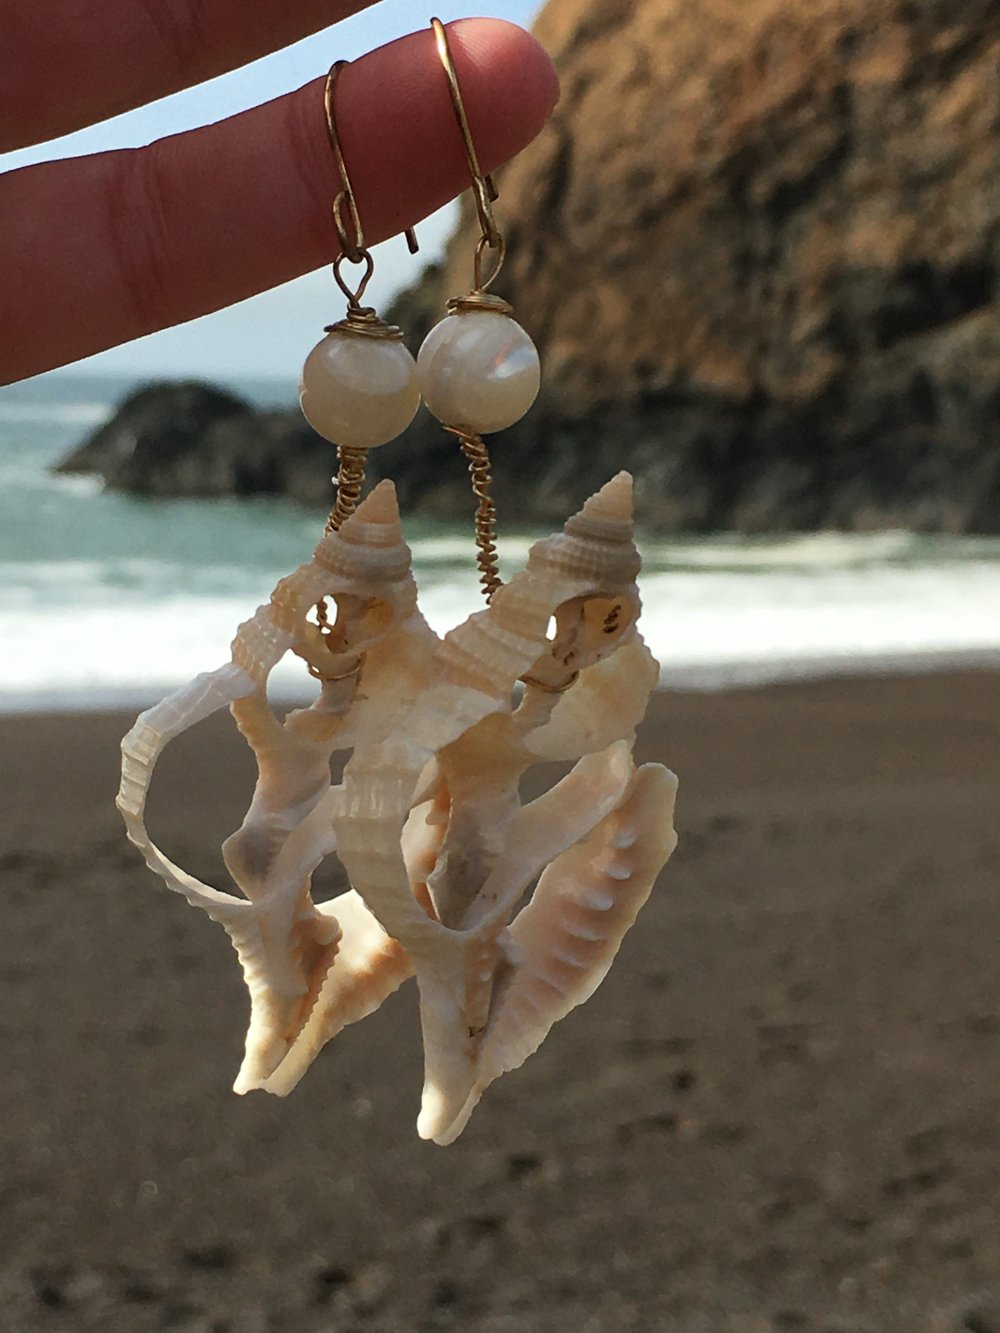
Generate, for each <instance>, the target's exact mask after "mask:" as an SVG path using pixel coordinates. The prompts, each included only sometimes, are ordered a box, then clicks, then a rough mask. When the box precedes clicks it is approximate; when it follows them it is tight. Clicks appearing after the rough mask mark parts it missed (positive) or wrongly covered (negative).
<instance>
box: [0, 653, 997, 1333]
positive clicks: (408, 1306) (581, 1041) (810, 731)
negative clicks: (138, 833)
mask: <svg viewBox="0 0 1000 1333" xmlns="http://www.w3.org/2000/svg"><path fill="white" fill-rule="evenodd" d="M130 720H131V719H125V718H123V717H114V716H103V715H95V716H74V717H60V718H36V717H7V718H3V719H0V784H2V792H3V808H4V818H3V821H2V828H0V913H2V915H0V1029H2V1030H0V1060H2V1068H3V1077H2V1082H0V1098H2V1101H0V1107H2V1110H0V1162H2V1166H0V1327H2V1328H3V1329H5V1330H6V1329H11V1330H17V1331H18V1333H21V1331H22V1330H25V1331H33V1330H36V1329H38V1330H43V1329H44V1330H50V1329H51V1330H64V1329H65V1330H77V1329H90V1328H95V1329H96V1328H101V1329H113V1330H115V1331H116V1333H119V1331H121V1333H130V1331H131V1330H145V1329H166V1328H171V1329H180V1330H190V1331H193V1330H198V1331H199V1333H201V1331H204V1333H209V1331H210V1330H212V1331H214V1333H224V1331H231V1333H270V1331H271V1330H275V1331H276V1333H286V1331H288V1330H293V1331H294V1333H300V1331H303V1333H311V1331H312V1330H336V1331H337V1333H340V1331H341V1330H354V1329H363V1330H386V1333H396V1331H397V1330H401V1331H405V1333H409V1331H410V1330H438V1329H448V1330H452V1329H454V1330H482V1331H483V1333H515V1331H516V1333H521V1330H527V1331H528V1333H619V1331H623V1330H624V1331H628V1330H642V1331H643V1333H645V1330H657V1331H660V1330H664V1331H666V1333H675V1331H676V1333H728V1331H729V1330H733V1331H734V1333H768V1331H769V1330H775V1331H777V1333H789V1331H791V1333H798V1331H799V1330H807V1331H809V1333H1000V968H998V966H997V954H998V949H1000V676H998V675H997V674H992V673H989V672H981V673H971V672H970V673H968V674H964V675H952V676H947V675H939V676H932V677H916V676H911V677H900V678H895V679H884V680H853V681H827V682H810V683H805V684H799V685H785V686H780V687H772V688H768V689H762V690H756V691H739V692H737V691H734V692H731V693H727V694H720V695H691V694H679V693H666V694H664V695H662V696H660V697H658V698H657V699H656V701H655V704H654V707H653V709H652V712H651V716H650V719H649V724H648V726H647V728H646V730H645V733H644V736H643V740H642V744H641V747H640V748H641V752H642V756H643V757H645V758H656V759H660V760H662V761H664V762H666V763H668V764H669V765H670V766H671V767H673V768H674V769H675V770H676V772H677V773H678V774H679V776H680V779H681V792H680V799H679V807H678V825H679V830H680V835H681V843H680V847H679V849H678V851H677V853H676V854H675V856H674V859H673V861H672V862H671V863H670V865H669V866H668V867H667V870H666V872H665V874H664V875H663V877H662V878H661V881H660V883H659V885H658V886H657V888H656V890H655V891H654V895H653V897H652V899H651V901H650V903H649V905H648V906H647V907H646V908H645V909H644V911H643V913H642V914H641V916H640V918H639V921H638V923H637V925H636V927H635V928H634V930H633V931H632V933H631V934H630V935H629V937H628V938H627V940H626V942H625V945H624V947H623V949H622V952H621V954H620V956H619V958H618V961H617V963H616V964H615V966H614V968H613V969H612V972H611V974H610V976H609V978H608V980H607V981H606V982H605V984H604V985H603V987H602V988H601V989H600V990H599V991H598V993H597V994H596V995H595V997H594V998H593V999H592V1000H591V1001H590V1002H589V1004H588V1005H586V1006H585V1007H584V1008H583V1009H580V1010H577V1011H576V1012H575V1013H574V1014H573V1015H571V1017H570V1018H569V1019H567V1020H566V1021H565V1022H564V1023H563V1024H561V1025H560V1026H559V1027H558V1028H556V1029H555V1030H554V1032H553V1033H552V1034H551V1036H550V1037H549V1039H548V1041H547V1042H546V1044H545V1045H544V1046H543V1048H542V1050H541V1051H540V1052H539V1053H538V1054H537V1055H536V1056H535V1057H534V1058H533V1059H532V1060H531V1061H529V1063H528V1064H527V1065H526V1066H525V1067H524V1068H523V1069H522V1070H521V1071H519V1072H517V1073H515V1074H511V1075H508V1076H507V1077H505V1078H504V1079H503V1080H501V1082H500V1083H498V1084H497V1085H495V1086H494V1087H493V1088H492V1089H491V1090H490V1091H489V1093H488V1094H487V1096H486V1098H485V1099H484V1101H483V1103H482V1104H481V1106H480V1107H479V1109H478V1110H477V1112H476V1114H475V1116H474V1117H473V1119H472V1122H471V1124H470V1126H469V1128H468V1129H467V1130H466V1132H465V1134H464V1135H463V1137H462V1138H461V1139H460V1140H459V1141H458V1143H457V1144H456V1145H454V1146H453V1147H451V1148H447V1149H442V1148H437V1147H435V1146H433V1145H428V1144H424V1143H421V1142H420V1141H419V1140H418V1139H417V1137H416V1134H415V1130H414V1120H415V1117H416V1111H417V1102H418V1097H419V1087H420V1055H419V1040H418V1030H417V1020H416V1004H415V999H416V997H415V994H414V992H413V989H412V984H411V985H410V986H407V987H405V988H404V989H403V990H402V991H401V992H400V993H399V994H398V995H396V996H395V997H393V999H392V1000H390V1001H389V1002H388V1003H387V1004H386V1005H385V1006H384V1007H383V1009H382V1010H381V1011H380V1012H379V1013H378V1014H376V1015H375V1016H374V1017H372V1018H369V1019H367V1020H366V1021H365V1022H364V1023H361V1024H359V1025H357V1026H355V1027H353V1028H350V1029H348V1030H347V1031H346V1032H345V1033H343V1034H342V1035H341V1036H340V1037H339V1038H338V1039H337V1041H336V1042H335V1043H334V1044H333V1045H332V1046H330V1047H328V1048H327V1050H326V1051H325V1052H324V1054H323V1056H322V1057H321V1058H320V1060H319V1061H318V1063H317V1064H316V1065H315V1066H314V1068H313V1069H312V1070H311V1072H310V1073H309V1075H308V1076H307V1078H306V1079H305V1081H304V1082H303V1083H302V1084H301V1085H300V1087H299V1088H298V1089H297V1091H296V1092H295V1093H294V1094H293V1095H292V1097H291V1098H290V1099H288V1100H287V1101H284V1102H282V1101H278V1100H275V1099H272V1098H269V1097H267V1096H265V1095H263V1094H254V1095H251V1096H249V1097H246V1098H242V1099H241V1098H237V1097H235V1096H233V1095H232V1093H231V1092H230V1091H229V1086H230V1083H231V1081H232V1078H233V1076H234V1075H235V1072H236V1069H237V1066H238V1064H239V1058H240V1048H241V1027H242V1023H243V1020H244V1001H243V994H242V989H241V984H240V981H239V978H238V972H237V967H236V962H235V957H234V955H233V954H232V952H231V949H230V946H229V943H228V941H227V939H226V937H225V935H224V934H223V932H222V930H221V929H220V928H219V927H218V926H216V925H214V924H212V923H211V922H210V921H208V920H207V919H205V918H203V917H202V916H201V915H200V914H198V913H196V912H194V911H192V910H191V909H189V908H188V907H186V906H185V905H184V903H182V902H181V901H180V900H179V899H177V898H175V897H173V896H172V895H170V894H168V893H167V892H165V891H164V890H163V889H162V888H160V887H159V885H158V881H156V880H154V878H153V877H152V876H151V875H150V874H149V872H148V871H146V870H145V868H144V867H143V866H142V864H141V862H140V861H139V859H138V856H137V854H136V853H135V852H134V850H133V849H132V848H130V847H129V846H128V844H127V843H126V842H125V840H124V837H123V834H122V831H121V826H120V823H119V820H118V817H117V815H116V813H115V811H114V809H113V808H112V804H111V803H112V798H113V793H114V790H115V787H116V785H117V741H118V738H119V736H120V735H121V733H122V731H123V730H124V729H125V727H126V726H127V725H128V722H130ZM201 738H203V741H204V743H203V744H202V743H192V742H191V740H190V739H189V738H185V740H184V741H183V742H181V743H178V745H177V747H176V753H173V754H168V759H167V760H165V761H164V763H163V765H162V772H161V773H160V774H159V775H158V778H159V780H158V782H157V786H156V791H155V799H154V803H153V815H152V817H151V821H150V822H151V826H152V828H153V830H154V832H155V833H156V834H157V835H158V837H159V838H160V839H161V840H162V842H163V843H164V845H165V846H166V848H167V849H168V850H169V851H171V852H172V853H173V854H174V855H175V856H176V857H177V858H178V859H179V860H180V861H181V863H182V864H184V865H186V866H187V867H188V868H190V869H191V870H193V871H194V872H195V873H197V874H199V875H200V876H202V877H203V878H207V879H209V880H210V881H213V882H216V883H218V884H219V885H220V886H224V885H225V883H226V881H225V879H224V877H223V875H222V871H221V866H220V861H219V857H218V853H217V850H216V849H217V847H218V844H219V842H220V840H221V838H222V837H223V836H224V835H225V834H227V833H228V832H230V831H231V830H232V829H233V828H234V827H236V825H237V824H238V823H239V822H240V819H241V817H242V811H243V808H244V807H245V804H246V798H247V795H248V793H249V788H250V778H251V769H250V766H249V763H248V756H247V754H246V753H245V751H244V748H243V745H242V742H241V741H240V739H239V738H238V737H237V736H235V735H233V734H231V733H230V732H229V731H228V730H227V727H226V726H225V725H215V724H214V723H213V724H209V725H208V726H207V727H206V728H204V730H203V732H202V733H201ZM168 761H169V762H168ZM336 887H338V886H337V885H336V883H335V881H334V879H333V878H332V877H330V878H327V879H326V881H325V884H324V896H325V892H326V891H327V890H328V891H330V892H333V891H334V890H335V889H336Z"/></svg>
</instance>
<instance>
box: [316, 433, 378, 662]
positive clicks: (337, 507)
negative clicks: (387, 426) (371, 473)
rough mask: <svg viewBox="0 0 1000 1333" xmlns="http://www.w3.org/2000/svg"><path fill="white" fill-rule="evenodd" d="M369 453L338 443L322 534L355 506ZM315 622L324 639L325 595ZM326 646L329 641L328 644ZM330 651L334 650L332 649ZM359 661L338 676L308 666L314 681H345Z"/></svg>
mask: <svg viewBox="0 0 1000 1333" xmlns="http://www.w3.org/2000/svg"><path fill="white" fill-rule="evenodd" d="M367 454H368V450H367V449H352V448H351V447H350V446H349V445H346V444H341V445H338V446H337V499H336V503H335V504H334V506H333V508H332V509H331V510H330V516H329V518H328V519H327V520H326V527H325V528H324V529H323V531H324V534H329V533H331V532H336V531H338V529H339V528H340V526H341V524H342V523H344V522H345V521H346V520H347V519H349V518H350V517H351V515H352V514H353V513H354V511H355V509H357V507H358V505H359V504H360V502H361V492H362V491H363V490H364V488H365V460H366V457H367ZM316 623H317V625H319V628H320V632H321V633H322V634H323V636H324V638H325V637H327V636H328V635H329V633H330V613H329V611H328V610H327V606H326V598H325V597H323V598H321V599H320V600H319V601H318V602H317V603H316ZM327 647H328V648H329V647H330V645H329V643H328V644H327ZM330 651H331V652H332V651H333V649H332V648H331V649H330ZM361 661H362V659H361V658H359V659H358V664H357V666H356V667H354V668H352V670H350V671H348V672H346V673H345V674H344V675H341V676H327V675H324V673H323V672H322V671H320V670H319V668H318V667H314V666H311V665H309V664H308V663H307V666H309V674H310V676H314V677H315V678H316V680H327V681H333V680H346V679H347V677H348V676H353V675H354V674H355V672H357V671H360V670H361Z"/></svg>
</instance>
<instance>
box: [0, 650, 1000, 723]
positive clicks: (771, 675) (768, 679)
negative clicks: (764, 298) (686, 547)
mask: <svg viewBox="0 0 1000 1333" xmlns="http://www.w3.org/2000/svg"><path fill="white" fill-rule="evenodd" d="M221 665H222V662H218V663H216V666H221ZM213 669H214V668H213V667H206V668H205V670H208V671H210V670H213ZM995 671H1000V648H996V649H993V648H970V649H966V650H961V649H959V650H953V649H941V650H940V651H938V650H933V651H920V652H913V653H907V652H903V653H893V652H888V653H872V654H870V655H869V654H853V655H847V654H845V655H844V656H841V657H815V658H812V657H800V658H789V659H775V660H773V661H766V662H764V661H761V662H706V663H702V664H694V665H690V664H689V665H683V666H670V665H669V664H668V665H666V666H663V665H662V664H661V676H660V683H659V685H658V686H657V692H658V693H671V692H673V693H678V694H722V693H727V692H729V691H731V690H754V689H767V688H771V687H780V686H781V685H793V684H796V683H797V682H801V681H816V682H822V681H831V682H833V681H842V680H843V681H846V680H871V679H876V680H878V679H887V678H889V677H893V676H939V675H952V674H955V673H965V672H973V673H980V672H983V673H989V672H995ZM186 683H187V681H186V680H185V681H179V682H176V683H174V684H172V685H163V686H159V687H157V686H146V685H141V686H134V687H130V688H127V689H119V688H107V689H100V688H98V689H92V690H86V691H77V690H64V691H60V690H55V691H47V692H41V691H38V692H30V693H26V692H23V691H10V692H7V693H5V692H3V691H2V690H0V719H2V718H4V717H15V716H20V717H25V716H26V717H48V716H73V715H76V714H80V715H94V714H101V713H119V712H120V713H125V712H131V711H135V712H136V713H138V712H141V711H142V710H144V709H146V708H150V707H152V706H153V705H154V704H156V703H158V702H159V701H160V700H161V699H164V698H166V696H167V695H169V694H171V693H172V692H173V691H174V690H176V689H179V688H180V687H181V686H182V685H184V684H186ZM269 695H270V697H271V698H272V699H273V700H274V702H275V703H278V704H280V705H281V706H282V707H288V706H296V707H301V706H303V705H304V703H306V702H307V699H306V697H305V696H304V695H303V694H301V693H299V692H297V691H296V690H295V689H293V688H285V687H284V683H283V682H282V681H281V680H277V681H273V680H272V684H271V688H270V690H269Z"/></svg>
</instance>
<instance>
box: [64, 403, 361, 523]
mask: <svg viewBox="0 0 1000 1333" xmlns="http://www.w3.org/2000/svg"><path fill="white" fill-rule="evenodd" d="M334 465H335V460H334V450H333V448H332V446H331V445H330V444H328V443H327V442H326V441H325V440H321V439H320V437H319V436H318V435H317V434H316V433H315V431H313V430H312V429H311V428H310V427H309V426H308V425H307V424H306V423H305V421H303V419H302V417H301V416H299V414H298V413H297V412H295V413H293V412H259V411H257V410H256V409H255V408H254V407H252V406H251V405H250V404H249V403H247V402H246V401H244V400H243V399H242V398H237V397H236V396H235V395H233V394H230V393H226V392H224V391H223V390H221V389H216V388H213V387H211V386H210V385H208V384H200V383H197V382H185V383H170V382H164V383H161V384H151V385H147V386H146V387H144V388H142V389H139V390H137V391H136V392H135V393H133V394H131V395H130V396H129V397H128V398H127V399H126V400H125V401H124V402H123V403H122V404H121V406H120V407H119V408H118V410H117V412H116V413H115V415H114V416H113V417H112V419H111V420H110V421H109V422H107V423H106V424H105V425H104V426H101V427H100V429H99V430H97V431H96V432H95V433H94V434H93V435H92V436H91V437H90V438H89V439H88V440H87V441H85V442H84V443H83V444H82V445H81V446H80V447H79V448H78V449H75V450H74V451H73V452H72V453H71V454H70V455H69V456H68V457H66V458H65V459H63V460H62V462H61V463H60V464H59V466H58V468H57V471H59V472H96V473H98V474H100V476H101V477H103V479H104V483H105V485H107V486H108V487H110V488H111V489H112V490H121V491H132V492H134V493H135V494H138V495H192V496H193V495H240V496H250V495H288V496H291V497H292V498H293V499H296V500H300V501H302V502H303V503H306V504H318V505H322V504H324V503H325V502H326V500H327V498H328V497H329V494H330V474H331V471H332V469H333V468H334Z"/></svg>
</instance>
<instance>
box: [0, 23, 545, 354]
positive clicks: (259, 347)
mask: <svg viewBox="0 0 1000 1333" xmlns="http://www.w3.org/2000/svg"><path fill="white" fill-rule="evenodd" d="M541 7H542V0H504V3H502V4H500V3H494V4H493V5H492V6H491V8H490V9H489V10H487V11H485V12H486V13H492V14H494V15H496V16H497V17H502V18H506V19H510V20H511V21H512V22H514V23H522V24H524V25H525V26H526V27H527V26H530V24H531V22H532V20H533V19H534V17H535V15H536V14H537V13H538V11H539V10H540V9H541ZM431 12H432V11H430V10H428V9H427V4H426V0H424V3H416V2H415V0H382V3H380V4H376V5H373V6H372V7H371V8H370V9H368V10H365V11H364V12H363V13H361V14H356V15H355V16H354V17H353V18H350V19H346V20H345V21H344V22H342V23H339V24H337V25H336V28H327V29H325V30H324V31H323V32H319V33H316V34H315V35H314V36H312V37H307V38H305V40H304V41H301V42H296V43H295V45H294V46H289V47H286V48H285V49H284V50H283V51H278V52H276V53H275V54H274V55H270V56H266V57H265V58H264V59H263V60H257V61H254V63H253V64H251V65H245V66H244V67H243V68H242V69H239V70H234V71H233V72H232V73H230V74H224V75H222V76H221V77H220V78H217V79H212V80H210V81H209V82H208V83H203V84H201V85H200V86H199V87H197V88H188V89H186V90H185V91H184V92H180V93H175V94H174V95H173V96H172V97H165V98H162V99H161V100H160V101H159V102H153V103H151V104H150V105H149V106H144V107H140V108H138V109H137V110H136V111H129V112H127V113H126V114H125V115H123V116H115V117H114V118H113V119H112V120H106V121H104V122H102V123H101V124H100V125H92V126H90V127H88V128H87V129H85V130H80V131H78V132H77V133H75V134H68V135H66V136H64V137H63V138H61V139H54V140H52V141H51V142H50V143H47V144H40V145H36V146H34V147H32V148H23V149H19V150H18V151H17V152H13V153H6V154H0V171H8V170H11V169H12V168H15V167H23V166H28V165H29V164H31V163H34V162H44V161H49V160H51V159H53V158H60V157H78V156H81V155H83V154H85V153H99V152H105V151H107V150H108V149H111V148H137V147H140V146H141V145H143V144H147V143H150V142H151V141H152V140H154V139H160V138H162V137H163V136H164V135H167V134H176V133H177V132H178V131H180V130H186V129H192V128H194V127H195V126H198V125H204V124H209V123H211V122H213V121H217V120H221V119H223V117H225V116H233V115H236V114H237V113H238V112H240V111H245V110H247V108H248V107H251V106H257V105H259V104H260V103H261V102H266V101H268V100H270V99H271V98H273V97H278V96H280V95H281V94H282V93H285V92H291V91H292V90H294V89H295V88H299V87H301V86H302V84H304V83H307V82H308V81H309V80H310V79H313V78H315V77H316V76H317V75H320V74H323V73H325V72H326V70H327V69H328V68H329V66H330V62H331V60H333V59H334V58H339V59H346V60H353V59H356V58H357V57H358V56H360V55H363V54H364V53H365V52H366V51H370V50H371V49H372V48H373V47H376V46H382V45H383V44H384V43H385V42H391V41H393V40H394V39H395V38H397V37H402V36H404V35H405V34H406V33H408V32H413V31H416V30H417V29H418V28H422V27H425V26H426V25H427V24H428V23H429V21H430V15H431ZM433 12H434V13H436V14H437V16H438V17H439V18H441V19H443V20H444V22H446V23H450V22H452V21H453V20H455V19H459V18H470V17H474V16H481V15H482V14H483V13H484V10H483V9H481V8H477V7H475V6H469V5H467V4H461V3H456V4H450V3H447V0H435V3H434V7H433ZM454 217H455V213H454V211H453V209H452V208H446V209H442V210H441V211H440V212H439V213H435V214H434V215H433V217H431V218H428V219H427V220H426V221H425V222H423V223H422V224H421V226H420V228H419V230H418V235H419V239H420V256H419V257H418V259H416V260H415V259H414V258H413V257H412V256H410V255H409V254H408V252H407V249H406V245H405V243H404V242H403V241H402V240H401V239H399V238H397V239H395V240H392V241H387V242H385V244H383V245H380V246H376V247H374V250H373V253H374V257H375V261H376V270H375V278H374V279H373V280H372V283H371V286H370V287H369V289H368V297H369V299H371V300H372V301H373V303H374V304H376V305H383V306H384V305H385V304H387V302H388V300H389V299H390V298H391V297H392V295H393V293H394V292H395V291H397V290H398V289H399V288H400V287H402V286H405V285H406V284H408V283H410V282H412V281H414V279H415V278H416V277H417V276H418V273H419V269H418V268H417V267H416V265H417V263H419V262H421V261H422V262H423V263H430V262H432V261H433V260H434V259H436V258H437V257H438V256H439V255H440V253H441V250H442V248H443V246H444V243H445V242H446V241H447V239H448V236H449V234H450V232H451V229H452V227H453V225H454ZM334 299H336V300H338V301H339V299H340V297H339V293H338V292H337V291H336V289H335V288H334V286H333V279H332V277H331V275H330V270H329V268H323V269H321V270H319V271H318V272H316V273H310V274H307V275H306V276H305V277H302V278H297V279H296V280H295V281H294V282H289V283H285V284H284V285H283V286H281V287H276V288H274V289H272V290H271V291H269V292H264V293H262V294H261V295H260V296H255V297H252V298H251V299H250V300H249V301H241V302H240V303H239V304H238V305H234V306H230V307H229V308H228V309H226V310H220V311H217V312H216V313H215V314H213V315H206V316H205V317H204V318H202V319H196V320H192V321H191V322H190V323H188V324H182V325H179V326H178V327H176V328H173V329H164V330H162V331H161V332H160V333H154V334H151V335H150V336H149V337H147V338H139V339H137V340H136V341H135V342H132V343H128V344H126V345H125V346H122V347H114V348H111V349H110V350H109V351H107V352H102V353H101V354H100V355H99V356H92V357H88V358H87V360H85V361H78V362H77V363H76V364H75V366H74V367H73V370H74V371H79V372H83V371H86V372H87V373H94V374H96V373H103V374H114V375H131V374H135V375H137V376H143V377H147V376H159V375H165V376H170V375H188V374H192V373H197V374H200V375H203V376H206V377H212V376H215V377H218V378H225V377H227V376H232V375H239V376H243V375H250V376H258V375H266V376H276V377H279V378H284V377H286V376H287V377H289V378H291V379H294V380H297V378H298V374H299V370H300V369H301V363H302V360H303V357H304V356H305V353H306V352H307V351H308V350H309V348H310V347H311V346H312V343H313V341H314V340H315V338H314V335H316V336H318V334H317V331H321V330H322V328H323V326H324V325H325V324H327V323H329V321H330V318H331V316H330V307H331V301H333V300H334Z"/></svg>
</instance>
